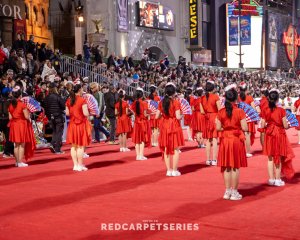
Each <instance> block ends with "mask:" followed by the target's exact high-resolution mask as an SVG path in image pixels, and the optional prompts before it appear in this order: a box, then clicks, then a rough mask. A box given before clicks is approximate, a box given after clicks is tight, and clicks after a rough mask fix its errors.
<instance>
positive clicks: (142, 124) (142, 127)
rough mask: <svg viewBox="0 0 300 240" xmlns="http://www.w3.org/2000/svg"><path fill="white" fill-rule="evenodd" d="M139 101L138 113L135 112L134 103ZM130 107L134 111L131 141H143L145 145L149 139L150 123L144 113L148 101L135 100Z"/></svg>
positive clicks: (147, 144)
mask: <svg viewBox="0 0 300 240" xmlns="http://www.w3.org/2000/svg"><path fill="white" fill-rule="evenodd" d="M137 101H139V103H140V114H139V115H137V113H136V103H137ZM131 109H132V111H133V112H134V115H135V119H134V126H133V133H132V141H133V142H134V143H135V144H141V143H145V145H146V146H149V144H150V141H151V129H150V124H149V121H148V120H147V118H146V117H145V115H144V112H145V111H147V109H148V103H147V102H145V101H143V100H136V101H134V102H133V104H132V105H131Z"/></svg>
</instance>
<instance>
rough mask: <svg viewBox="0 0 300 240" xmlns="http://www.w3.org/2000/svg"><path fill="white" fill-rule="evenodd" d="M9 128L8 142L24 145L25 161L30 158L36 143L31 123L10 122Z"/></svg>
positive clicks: (21, 120)
mask: <svg viewBox="0 0 300 240" xmlns="http://www.w3.org/2000/svg"><path fill="white" fill-rule="evenodd" d="M8 127H9V128H10V131H9V140H10V141H11V142H13V143H25V154H24V157H25V159H26V160H28V159H29V158H31V157H32V156H33V154H34V150H35V149H36V141H35V136H34V133H33V129H32V125H31V122H29V121H28V120H24V119H17V120H11V121H10V122H9V124H8Z"/></svg>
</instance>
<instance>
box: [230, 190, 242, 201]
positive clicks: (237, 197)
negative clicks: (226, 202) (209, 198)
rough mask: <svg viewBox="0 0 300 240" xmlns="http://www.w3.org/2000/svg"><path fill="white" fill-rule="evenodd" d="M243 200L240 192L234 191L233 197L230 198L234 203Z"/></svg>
mask: <svg viewBox="0 0 300 240" xmlns="http://www.w3.org/2000/svg"><path fill="white" fill-rule="evenodd" d="M242 198H243V196H242V195H241V194H239V192H238V191H236V190H235V191H234V190H232V192H231V196H230V198H229V199H230V200H232V201H238V200H241V199H242Z"/></svg>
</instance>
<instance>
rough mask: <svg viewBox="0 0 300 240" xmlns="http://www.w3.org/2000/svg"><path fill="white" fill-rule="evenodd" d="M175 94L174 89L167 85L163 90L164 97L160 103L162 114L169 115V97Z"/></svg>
mask: <svg viewBox="0 0 300 240" xmlns="http://www.w3.org/2000/svg"><path fill="white" fill-rule="evenodd" d="M175 93H176V88H175V87H174V86H173V85H167V86H166V88H165V97H164V99H163V102H162V106H163V110H164V113H165V114H166V115H167V116H169V115H170V112H169V110H170V105H171V97H172V96H173V95H174V94H175Z"/></svg>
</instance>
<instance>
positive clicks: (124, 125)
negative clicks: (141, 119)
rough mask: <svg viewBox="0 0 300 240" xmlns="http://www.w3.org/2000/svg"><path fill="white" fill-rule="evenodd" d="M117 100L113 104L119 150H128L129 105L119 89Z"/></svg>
mask: <svg viewBox="0 0 300 240" xmlns="http://www.w3.org/2000/svg"><path fill="white" fill-rule="evenodd" d="M118 93H119V101H118V102H117V103H116V104H115V114H116V116H117V129H116V133H117V135H118V136H119V142H120V152H129V151H130V149H129V148H127V134H129V133H131V131H132V126H131V119H130V117H129V116H128V113H129V105H128V103H127V102H126V101H124V99H125V91H124V90H123V89H120V90H119V91H118Z"/></svg>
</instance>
